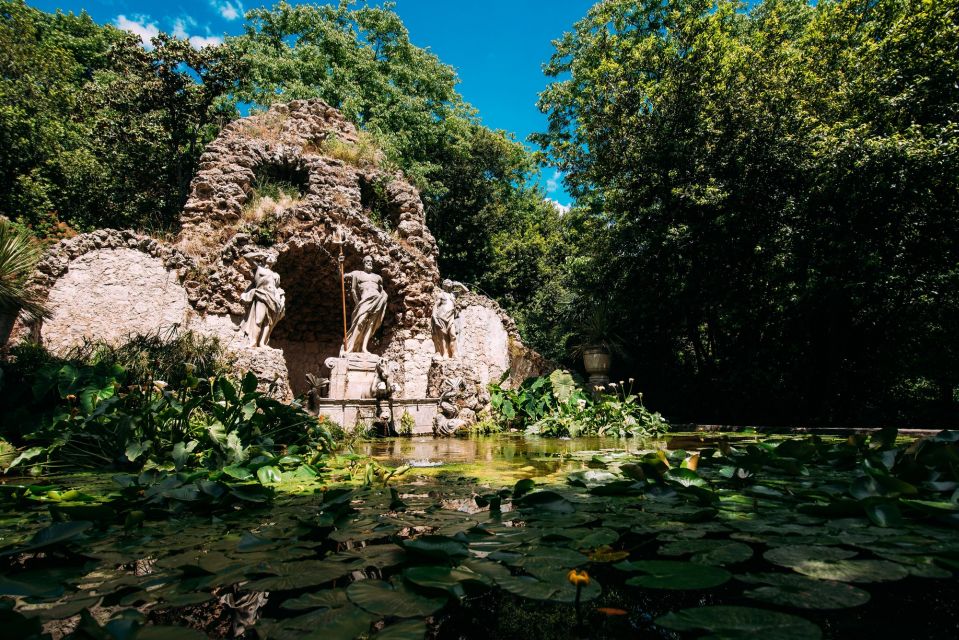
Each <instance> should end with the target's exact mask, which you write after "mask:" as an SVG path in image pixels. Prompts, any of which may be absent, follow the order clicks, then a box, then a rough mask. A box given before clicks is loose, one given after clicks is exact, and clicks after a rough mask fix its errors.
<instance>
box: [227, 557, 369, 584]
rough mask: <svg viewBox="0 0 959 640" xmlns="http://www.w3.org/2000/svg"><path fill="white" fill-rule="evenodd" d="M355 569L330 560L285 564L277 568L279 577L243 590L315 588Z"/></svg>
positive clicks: (266, 579)
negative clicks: (279, 572)
mask: <svg viewBox="0 0 959 640" xmlns="http://www.w3.org/2000/svg"><path fill="white" fill-rule="evenodd" d="M357 568H358V566H357V565H356V564H346V563H342V562H332V561H330V560H315V561H309V560H307V561H304V562H287V563H283V564H282V565H280V566H279V568H278V571H281V572H282V573H281V574H280V575H277V576H270V577H268V578H261V579H259V580H254V581H253V582H250V583H248V584H246V585H244V587H243V588H244V589H245V590H247V591H288V590H292V589H303V588H305V587H315V586H317V585H321V584H324V583H327V582H330V581H332V580H336V579H337V578H342V577H343V576H345V575H348V574H350V573H351V572H353V571H355V570H356V569H357Z"/></svg>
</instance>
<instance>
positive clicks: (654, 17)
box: [534, 0, 959, 424]
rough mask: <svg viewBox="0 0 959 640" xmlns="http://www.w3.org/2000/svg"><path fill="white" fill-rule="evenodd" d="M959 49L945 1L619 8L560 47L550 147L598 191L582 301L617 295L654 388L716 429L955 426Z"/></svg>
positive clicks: (554, 62)
mask: <svg viewBox="0 0 959 640" xmlns="http://www.w3.org/2000/svg"><path fill="white" fill-rule="evenodd" d="M957 47H959V23H957V21H956V20H955V5H954V3H952V2H923V1H921V0H878V1H876V2H861V1H859V0H834V1H830V2H818V3H808V2H805V1H803V0H766V1H764V2H758V3H749V4H748V5H745V4H743V3H741V2H738V1H734V0H720V1H719V2H713V1H706V0H675V1H672V2H666V3H664V2H660V1H658V0H615V1H611V2H603V3H598V4H596V5H595V6H594V7H593V8H592V9H590V10H589V12H588V13H587V15H586V17H585V18H584V19H583V20H582V21H580V22H579V23H577V24H576V25H575V26H574V28H573V29H572V30H571V31H570V32H569V33H567V34H565V35H564V36H563V37H562V38H560V39H559V40H557V41H556V51H555V53H554V55H553V57H552V59H551V61H550V63H549V64H548V65H547V67H546V72H547V74H548V75H550V76H551V77H553V78H554V81H553V82H552V84H551V85H550V86H549V87H548V88H547V89H546V91H544V92H543V94H541V97H540V108H541V109H542V110H543V111H544V112H545V113H546V114H547V116H548V119H549V126H548V130H547V131H546V132H544V133H541V134H538V135H536V136H535V137H534V138H535V141H536V142H538V143H539V144H540V145H541V146H542V148H543V152H544V155H545V156H546V157H547V158H548V159H549V160H550V161H551V162H552V163H554V164H555V166H556V167H557V168H558V169H559V170H561V171H562V172H563V173H564V175H565V178H564V179H565V182H566V184H567V185H568V186H569V188H570V189H571V191H572V192H573V194H574V195H575V196H576V198H577V204H578V207H577V208H576V209H574V211H573V212H571V214H570V215H569V217H570V218H578V219H577V220H576V221H573V220H571V221H570V224H574V225H577V226H578V227H579V228H580V229H581V233H580V235H579V239H580V241H581V245H580V246H581V247H582V249H583V257H582V259H581V261H580V263H579V264H572V265H570V266H571V269H570V271H569V275H568V277H569V281H568V287H569V288H571V289H573V290H574V291H579V292H582V294H581V295H582V296H583V297H584V298H585V299H587V300H588V299H590V298H591V297H593V296H597V297H598V298H599V299H602V298H603V297H604V296H605V295H607V293H608V295H609V297H610V299H611V301H612V304H613V308H614V310H615V311H616V313H617V314H619V316H620V318H621V320H622V323H621V326H622V328H623V333H624V335H623V337H624V338H625V339H626V342H627V344H628V345H629V346H630V351H631V352H632V353H631V354H630V355H631V356H632V358H634V359H635V360H636V361H638V362H642V364H643V368H644V369H645V370H646V371H649V372H650V373H649V374H645V375H644V376H643V377H642V378H641V382H642V385H643V387H644V388H646V389H648V390H649V391H650V393H651V394H653V393H655V395H656V396H657V397H660V396H661V397H662V398H663V400H662V401H663V402H664V403H667V404H668V406H669V407H670V408H675V409H676V410H681V411H684V412H686V415H687V416H689V417H693V418H695V417H697V416H705V415H708V416H709V417H710V419H713V420H715V419H724V420H735V419H745V420H763V421H783V422H789V423H790V424H795V423H796V421H802V420H804V419H813V420H820V421H853V422H861V421H866V422H872V421H878V420H887V421H894V420H897V419H900V418H902V417H906V416H908V417H910V418H911V419H912V420H921V419H928V418H929V417H932V416H935V415H938V416H939V419H943V420H944V419H947V418H946V416H950V415H952V413H954V411H955V404H954V402H955V400H954V390H955V388H956V386H957V383H959V368H957V367H956V364H955V363H956V344H957V343H956V341H955V336H956V335H959V334H957V332H956V330H955V329H956V327H957V326H959V297H957V296H956V295H955V292H956V291H959V286H957V283H959V271H957V268H956V265H957V264H959V242H957V236H956V232H955V225H954V224H953V218H954V212H955V211H956V210H957V207H959V185H957V183H956V181H955V176H956V175H957V172H959V165H957V162H959V160H957V159H959V153H957V150H959V132H957V130H956V127H955V122H956V114H957V108H959V107H957V105H959V89H957V85H956V83H955V78H956V76H957V74H959V67H957V64H959V63H957V58H956V56H955V55H953V52H954V51H955V50H956V48H957ZM598 292H602V293H598ZM647 376H648V377H647ZM916 381H922V382H921V383H920V384H919V385H917V384H916ZM923 387H925V388H931V389H932V390H933V392H932V393H927V392H926V391H924V389H923ZM913 389H916V390H917V391H918V393H917V392H915V391H912V390H913ZM920 393H921V395H920ZM923 406H924V407H925V409H920V407H923Z"/></svg>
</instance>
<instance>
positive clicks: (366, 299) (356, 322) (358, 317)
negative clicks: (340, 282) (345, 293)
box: [344, 256, 387, 353]
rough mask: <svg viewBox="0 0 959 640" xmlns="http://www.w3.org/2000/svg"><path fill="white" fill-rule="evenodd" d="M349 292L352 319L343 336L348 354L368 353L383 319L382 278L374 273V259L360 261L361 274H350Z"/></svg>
mask: <svg viewBox="0 0 959 640" xmlns="http://www.w3.org/2000/svg"><path fill="white" fill-rule="evenodd" d="M346 277H347V278H349V279H350V283H351V284H350V292H351V294H352V296H353V305H354V306H353V315H352V316H351V318H350V328H349V331H347V333H346V345H344V346H345V351H346V352H347V353H369V350H368V349H367V346H368V344H369V342H370V337H372V335H373V334H374V333H376V330H377V329H379V328H380V325H381V324H383V318H384V316H385V315H386V297H387V296H386V290H385V289H384V288H383V278H382V277H380V276H379V275H377V274H375V273H373V258H371V257H370V256H366V257H365V258H363V271H350V272H349V273H348V274H346Z"/></svg>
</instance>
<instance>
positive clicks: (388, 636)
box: [373, 620, 426, 640]
mask: <svg viewBox="0 0 959 640" xmlns="http://www.w3.org/2000/svg"><path fill="white" fill-rule="evenodd" d="M373 637H374V638H379V639H380V640H423V638H424V637H426V622H424V621H423V620H402V621H400V622H397V623H396V624H391V625H390V626H388V627H386V628H385V629H383V630H382V631H380V632H379V633H377V634H376V635H375V636H373Z"/></svg>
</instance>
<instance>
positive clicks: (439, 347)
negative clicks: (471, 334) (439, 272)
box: [432, 279, 469, 358]
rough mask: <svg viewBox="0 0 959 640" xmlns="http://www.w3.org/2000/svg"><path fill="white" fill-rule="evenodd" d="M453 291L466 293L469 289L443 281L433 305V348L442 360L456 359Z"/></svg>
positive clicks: (451, 281) (459, 284) (455, 283)
mask: <svg viewBox="0 0 959 640" xmlns="http://www.w3.org/2000/svg"><path fill="white" fill-rule="evenodd" d="M454 291H459V292H460V293H467V292H468V291H469V289H467V288H466V287H465V286H463V285H462V284H461V283H459V282H454V281H453V280H450V279H446V280H443V288H442V289H440V292H439V294H438V295H437V296H436V304H435V305H433V318H432V324H433V346H434V347H436V353H438V354H439V355H440V357H442V358H455V357H456V335H457V333H458V330H457V328H456V297H455V295H454Z"/></svg>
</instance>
